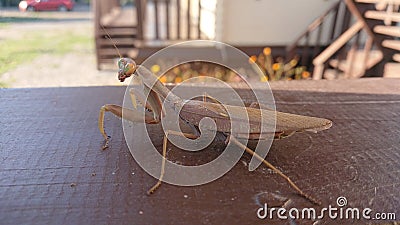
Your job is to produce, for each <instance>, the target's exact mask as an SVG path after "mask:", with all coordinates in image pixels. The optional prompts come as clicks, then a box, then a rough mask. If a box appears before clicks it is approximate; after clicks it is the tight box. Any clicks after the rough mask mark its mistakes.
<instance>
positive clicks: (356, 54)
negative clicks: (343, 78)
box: [329, 50, 383, 78]
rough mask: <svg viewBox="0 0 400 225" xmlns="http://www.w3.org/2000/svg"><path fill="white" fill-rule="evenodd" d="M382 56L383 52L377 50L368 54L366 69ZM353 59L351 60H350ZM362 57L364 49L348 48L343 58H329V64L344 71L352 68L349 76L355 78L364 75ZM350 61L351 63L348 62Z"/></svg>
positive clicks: (363, 56)
mask: <svg viewBox="0 0 400 225" xmlns="http://www.w3.org/2000/svg"><path fill="white" fill-rule="evenodd" d="M382 58H383V54H382V52H381V51H379V50H373V51H371V52H370V53H369V55H368V60H367V62H366V65H365V66H366V69H369V68H371V67H373V66H374V65H376V64H377V63H378V62H380V61H381V60H382ZM352 59H354V61H352V62H351V60H352ZM363 59H365V55H364V51H362V50H356V51H354V50H350V51H349V52H348V54H347V57H346V59H345V60H337V59H331V60H330V61H329V65H330V66H332V67H334V68H338V69H339V70H340V71H343V72H346V71H350V70H352V74H349V75H350V77H353V78H356V77H361V76H363V75H364V70H363V65H364V62H363ZM350 63H351V64H350Z"/></svg>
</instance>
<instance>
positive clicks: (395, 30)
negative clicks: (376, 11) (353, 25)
mask: <svg viewBox="0 0 400 225" xmlns="http://www.w3.org/2000/svg"><path fill="white" fill-rule="evenodd" d="M374 32H376V33H379V34H384V35H389V36H394V37H400V27H396V26H384V25H378V26H375V27H374Z"/></svg>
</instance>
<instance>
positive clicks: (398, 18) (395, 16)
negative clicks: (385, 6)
mask: <svg viewBox="0 0 400 225" xmlns="http://www.w3.org/2000/svg"><path fill="white" fill-rule="evenodd" d="M364 16H365V17H366V18H369V19H375V20H390V21H392V22H400V13H391V14H388V13H387V12H385V11H384V12H382V11H375V10H369V11H367V12H365V14H364Z"/></svg>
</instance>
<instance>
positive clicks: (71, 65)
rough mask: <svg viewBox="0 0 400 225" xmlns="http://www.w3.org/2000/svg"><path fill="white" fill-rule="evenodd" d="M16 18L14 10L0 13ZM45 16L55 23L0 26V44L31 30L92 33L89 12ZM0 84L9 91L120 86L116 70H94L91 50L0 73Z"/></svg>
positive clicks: (43, 57) (40, 59) (41, 58)
mask: <svg viewBox="0 0 400 225" xmlns="http://www.w3.org/2000/svg"><path fill="white" fill-rule="evenodd" d="M17 15H21V13H20V12H17V11H10V12H8V13H5V12H4V11H3V12H1V13H0V16H8V17H16V16H17ZM44 15H46V16H49V15H50V16H51V17H50V18H57V20H51V21H40V22H25V23H12V24H10V25H7V26H4V27H0V41H1V40H5V39H18V38H20V36H21V32H29V31H30V30H35V31H37V30H39V31H43V32H49V31H51V32H55V31H57V30H63V31H64V32H65V31H66V30H67V31H71V32H75V33H76V32H89V33H90V34H91V35H92V34H93V22H92V20H91V18H90V17H91V13H90V12H88V11H86V12H85V11H83V12H73V14H71V13H68V12H66V13H59V12H51V13H47V14H46V13H44ZM22 16H24V14H22ZM66 18H67V19H66ZM71 18H72V19H71ZM21 41H23V40H21ZM0 44H1V42H0ZM93 45H94V43H93ZM0 54H1V51H0ZM0 82H1V83H5V84H6V85H7V87H10V88H26V87H67V86H94V85H121V83H120V82H119V81H118V79H117V73H116V70H109V71H98V70H97V68H96V58H95V53H94V49H93V48H92V49H90V50H87V49H86V50H81V49H76V50H73V51H71V52H69V53H67V54H64V55H54V54H42V55H40V56H38V57H37V58H35V59H33V60H31V61H29V62H27V63H23V64H21V65H20V66H18V67H17V68H15V69H13V70H11V71H8V72H6V73H4V74H0Z"/></svg>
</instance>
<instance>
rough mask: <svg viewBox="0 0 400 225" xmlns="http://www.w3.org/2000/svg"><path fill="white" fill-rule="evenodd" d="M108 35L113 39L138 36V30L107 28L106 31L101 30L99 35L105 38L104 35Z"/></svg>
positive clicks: (132, 28)
mask: <svg viewBox="0 0 400 225" xmlns="http://www.w3.org/2000/svg"><path fill="white" fill-rule="evenodd" d="M107 33H108V34H109V35H110V36H111V37H113V36H136V34H137V29H136V27H118V28H106V31H105V30H103V29H100V30H99V33H98V35H100V36H103V35H107Z"/></svg>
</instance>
